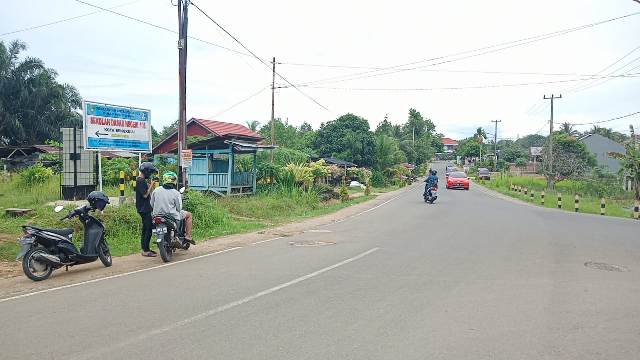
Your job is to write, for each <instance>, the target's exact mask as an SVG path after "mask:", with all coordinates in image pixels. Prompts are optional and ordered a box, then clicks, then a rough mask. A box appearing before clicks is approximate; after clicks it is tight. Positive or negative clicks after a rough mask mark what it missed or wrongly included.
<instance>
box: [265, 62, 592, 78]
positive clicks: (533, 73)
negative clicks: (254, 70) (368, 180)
mask: <svg viewBox="0 0 640 360" xmlns="http://www.w3.org/2000/svg"><path fill="white" fill-rule="evenodd" d="M277 64H278V65H290V66H304V67H323V68H344V69H369V70H385V69H387V68H384V67H371V66H351V65H324V64H304V63H286V62H278V63H277ZM413 70H415V71H425V72H450V73H474V74H496V75H535V76H597V74H577V73H544V72H518V71H483V70H462V69H413Z"/></svg>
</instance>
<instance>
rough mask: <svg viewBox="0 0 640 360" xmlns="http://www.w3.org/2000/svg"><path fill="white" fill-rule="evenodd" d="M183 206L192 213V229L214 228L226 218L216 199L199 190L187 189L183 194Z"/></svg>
mask: <svg viewBox="0 0 640 360" xmlns="http://www.w3.org/2000/svg"><path fill="white" fill-rule="evenodd" d="M183 207H184V209H185V210H187V211H190V212H191V213H192V214H193V223H194V229H195V228H196V226H197V227H200V228H202V229H203V230H204V229H211V228H215V227H216V226H220V224H222V223H223V222H225V221H226V220H227V214H226V212H225V211H224V209H222V207H220V206H219V205H218V203H217V202H216V199H214V198H213V197H212V196H210V195H207V194H205V193H203V192H200V191H188V192H187V193H185V194H184V200H183Z"/></svg>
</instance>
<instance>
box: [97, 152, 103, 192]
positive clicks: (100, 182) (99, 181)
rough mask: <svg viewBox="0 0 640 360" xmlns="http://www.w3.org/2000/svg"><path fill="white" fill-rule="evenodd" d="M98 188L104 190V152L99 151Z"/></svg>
mask: <svg viewBox="0 0 640 360" xmlns="http://www.w3.org/2000/svg"><path fill="white" fill-rule="evenodd" d="M98 190H99V191H102V153H101V152H100V151H98Z"/></svg>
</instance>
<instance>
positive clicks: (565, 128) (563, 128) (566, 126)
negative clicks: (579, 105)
mask: <svg viewBox="0 0 640 360" xmlns="http://www.w3.org/2000/svg"><path fill="white" fill-rule="evenodd" d="M560 132H561V133H565V134H567V135H569V136H576V135H578V130H576V129H574V128H573V124H571V123H568V122H564V123H562V125H560Z"/></svg>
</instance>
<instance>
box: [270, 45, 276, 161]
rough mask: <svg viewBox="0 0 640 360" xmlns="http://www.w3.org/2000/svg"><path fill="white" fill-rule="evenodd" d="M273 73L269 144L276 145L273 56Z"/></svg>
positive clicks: (274, 67)
mask: <svg viewBox="0 0 640 360" xmlns="http://www.w3.org/2000/svg"><path fill="white" fill-rule="evenodd" d="M271 64H273V74H272V77H271V146H275V145H276V124H275V103H276V57H275V56H274V57H273V61H272V62H271ZM271 162H273V149H271Z"/></svg>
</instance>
